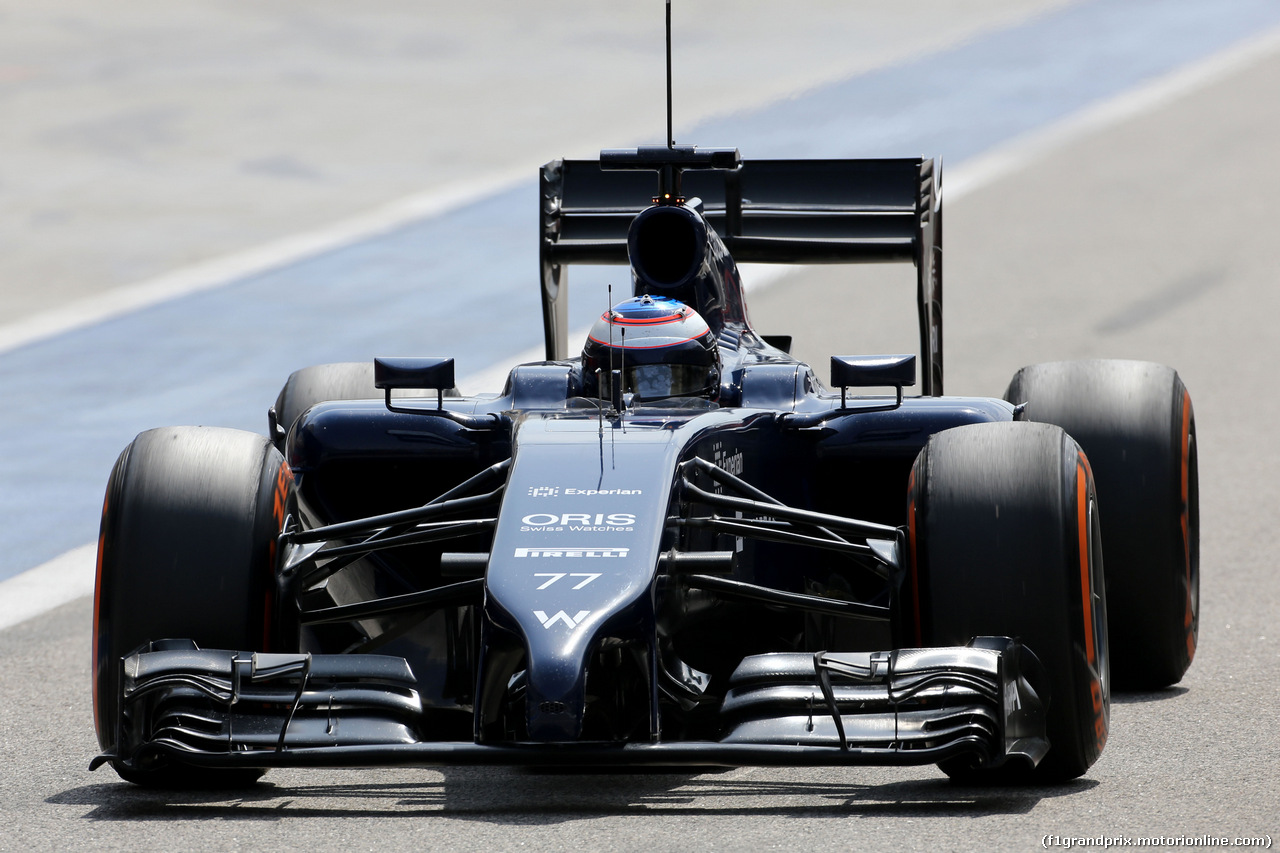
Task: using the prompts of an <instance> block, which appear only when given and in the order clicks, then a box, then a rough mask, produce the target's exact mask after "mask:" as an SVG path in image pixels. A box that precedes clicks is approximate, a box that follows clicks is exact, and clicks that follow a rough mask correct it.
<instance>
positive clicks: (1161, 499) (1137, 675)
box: [1005, 360, 1200, 689]
mask: <svg viewBox="0 0 1280 853" xmlns="http://www.w3.org/2000/svg"><path fill="white" fill-rule="evenodd" d="M1005 399H1007V400H1009V401H1010V402H1013V403H1025V404H1026V410H1025V417H1026V419H1027V420H1031V421H1040V422H1042V423H1052V424H1057V425H1058V426H1060V427H1062V428H1063V429H1065V430H1066V431H1067V432H1068V433H1069V434H1070V435H1071V437H1072V438H1074V439H1075V440H1076V441H1077V442H1079V444H1080V446H1081V447H1082V448H1084V451H1085V453H1086V454H1087V455H1088V457H1089V463H1090V465H1091V466H1092V468H1093V476H1094V479H1095V481H1096V482H1097V487H1098V503H1099V506H1100V507H1101V510H1102V519H1103V527H1104V530H1105V531H1106V533H1105V535H1104V537H1103V547H1104V549H1105V551H1106V556H1107V571H1106V575H1107V612H1108V613H1109V615H1110V619H1111V624H1110V636H1111V650H1112V656H1111V659H1112V675H1113V678H1114V685H1115V687H1116V688H1117V689H1121V688H1123V689H1152V688H1158V687H1164V686H1166V685H1169V684H1174V683H1176V682H1178V681H1179V680H1180V679H1181V678H1182V676H1183V673H1185V672H1186V671H1187V667H1189V666H1190V665H1191V660H1192V658H1193V657H1194V656H1195V649H1196V641H1197V637H1198V633H1199V627H1200V619H1199V615H1200V512H1199V484H1198V480H1199V477H1198V473H1197V467H1198V466H1197V451H1196V421H1195V414H1194V412H1193V410H1192V407H1191V395H1190V394H1188V393H1187V389H1186V387H1185V386H1184V385H1183V384H1182V380H1181V379H1180V378H1179V376H1178V374H1177V372H1176V371H1174V370H1172V369H1171V368H1168V367H1164V366H1163V365H1159V364H1152V363H1150V362H1143V361H1119V360H1096V361H1066V362H1051V363H1047V364H1036V365H1032V366H1030V367H1024V368H1023V369H1022V370H1019V371H1018V372H1017V374H1015V375H1014V377H1013V381H1012V382H1011V383H1010V384H1009V390H1008V391H1007V392H1005Z"/></svg>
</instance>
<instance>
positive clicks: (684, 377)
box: [604, 364, 711, 400]
mask: <svg viewBox="0 0 1280 853" xmlns="http://www.w3.org/2000/svg"><path fill="white" fill-rule="evenodd" d="M710 373H711V371H710V370H708V369H707V366H706V365H698V364H637V365H630V364H628V365H627V367H626V376H624V377H623V380H622V389H623V391H631V392H633V393H635V394H638V395H640V398H641V399H642V400H660V399H662V398H663V397H687V396H691V395H694V394H703V393H706V391H707V390H708V388H709V386H710V385H711V377H710ZM604 381H605V384H606V386H607V385H608V378H607V377H606V378H605V380H604ZM606 393H607V390H606Z"/></svg>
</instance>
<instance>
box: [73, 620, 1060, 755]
mask: <svg viewBox="0 0 1280 853" xmlns="http://www.w3.org/2000/svg"><path fill="white" fill-rule="evenodd" d="M121 665H122V667H123V676H124V677H123V678H122V679H121V705H120V707H121V709H122V713H121V714H120V724H119V731H118V733H117V738H116V748H115V749H114V750H113V751H112V752H111V753H108V754H104V755H100V756H98V757H97V758H95V759H94V761H93V764H92V765H91V767H92V768H96V767H98V766H101V765H102V764H103V763H105V762H107V761H113V762H116V764H117V765H118V766H122V767H124V768H127V769H133V770H147V769H149V768H152V767H157V766H160V765H163V764H166V763H170V762H177V763H180V764H184V765H190V766H198V767H211V768H268V767H301V766H324V767H357V766H359V767H367V766H386V765H398V766H437V765H464V764H477V765H480V764H485V765H549V764H556V765H577V766H585V767H591V766H598V767H621V766H643V765H662V766H678V765H691V766H747V765H787V766H834V765H917V764H932V763H936V762H940V761H945V760H947V759H953V758H955V759H963V760H968V761H971V762H972V764H973V765H974V766H976V767H993V766H997V765H1000V764H1002V763H1004V762H1005V761H1007V760H1010V759H1012V760H1016V761H1022V762H1026V763H1029V764H1030V765H1035V764H1037V763H1039V761H1040V759H1041V758H1042V757H1043V756H1044V754H1045V753H1046V752H1047V750H1048V748H1049V743H1048V740H1047V738H1046V737H1045V728H1044V726H1045V715H1044V709H1045V706H1046V705H1047V703H1048V699H1049V697H1048V695H1047V692H1046V690H1045V686H1044V685H1045V681H1046V680H1045V678H1044V673H1043V671H1042V669H1041V666H1040V664H1039V662H1038V661H1037V660H1036V658H1035V656H1034V655H1033V654H1031V653H1030V651H1029V650H1028V649H1026V648H1025V647H1024V646H1022V645H1021V644H1020V643H1018V642H1017V641H1014V640H1010V639H1008V638H1003V637H984V638H977V639H975V640H974V641H972V642H971V643H970V644H969V645H968V646H957V647H945V648H930V649H904V650H898V651H889V652H869V653H868V652H860V653H829V652H819V653H817V654H807V653H779V654H766V655H754V656H751V657H748V658H745V659H744V660H743V662H742V664H741V665H740V666H739V667H738V669H737V671H736V672H735V673H734V674H733V676H732V678H731V679H730V683H729V690H728V692H727V693H726V695H725V697H724V699H723V701H722V702H721V706H720V719H721V721H722V725H721V727H720V736H719V737H718V739H714V740H698V741H689V740H680V741H664V740H662V739H661V738H660V737H659V738H656V739H653V740H652V741H650V742H630V743H608V742H568V743H566V742H503V743H476V742H469V741H443V740H433V739H432V738H431V731H430V723H429V717H428V715H427V714H425V713H424V710H423V707H422V703H421V700H420V698H419V695H418V691H417V689H416V686H417V685H416V681H415V678H414V676H413V673H412V671H411V669H410V667H409V665H408V663H407V662H406V661H404V660H403V659H401V658H396V657H389V656H383V655H312V654H305V653H304V654H263V653H250V652H233V651H219V650H205V649H199V648H197V647H196V645H195V644H194V643H190V642H186V641H177V642H175V641H165V642H163V643H156V644H152V645H150V646H148V647H145V649H144V650H139V651H138V652H136V653H135V654H133V655H130V656H129V657H127V658H125V659H123V660H122V662H121Z"/></svg>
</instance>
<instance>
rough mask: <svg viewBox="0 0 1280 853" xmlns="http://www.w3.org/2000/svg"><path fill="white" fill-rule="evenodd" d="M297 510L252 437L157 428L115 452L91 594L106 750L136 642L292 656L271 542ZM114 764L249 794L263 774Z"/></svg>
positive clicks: (278, 460)
mask: <svg viewBox="0 0 1280 853" xmlns="http://www.w3.org/2000/svg"><path fill="white" fill-rule="evenodd" d="M293 500H294V485H293V476H292V474H291V473H290V471H289V469H288V467H287V466H286V465H285V463H284V459H283V458H282V457H281V456H280V453H279V452H278V451H277V450H276V449H275V448H274V447H273V446H272V445H271V442H270V441H268V440H267V439H266V438H265V437H263V436H260V435H256V434H254V433H249V432H242V431H239V430H230V429H219V428H214V427H168V428H164V429H154V430H150V431H148V432H144V433H142V434H140V435H139V436H138V437H137V438H135V439H134V440H133V442H132V443H130V444H129V446H128V447H126V448H125V449H124V452H123V453H121V454H120V457H119V459H117V460H116V464H115V468H114V469H113V470H112V472H111V477H110V479H109V480H108V482H107V494H106V499H105V501H104V503H103V508H102V527H101V531H100V533H99V539H98V573H97V585H96V590H95V593H94V617H93V623H94V637H93V700H94V724H95V727H96V729H97V733H98V742H99V744H100V745H101V746H102V749H103V751H104V752H113V751H114V750H115V749H116V740H117V732H118V726H119V722H120V713H121V709H120V707H119V698H120V677H121V667H120V660H121V658H122V657H125V656H127V655H129V654H130V653H131V652H133V651H134V650H135V649H137V648H138V647H139V646H141V645H143V644H144V643H147V642H150V641H155V640H163V639H190V640H194V641H195V642H196V643H197V644H199V645H200V646H201V647H202V648H214V649H232V650H271V649H274V650H277V651H288V650H290V648H289V646H290V642H289V640H288V639H282V638H283V637H284V635H285V634H286V633H287V631H282V630H281V628H280V626H279V624H278V620H277V619H276V618H275V613H274V611H275V609H276V608H275V601H274V595H275V563H276V537H277V535H278V534H279V532H280V530H281V527H282V525H283V523H284V519H285V516H286V514H287V513H288V512H290V511H291V506H292V502H293ZM294 643H295V644H296V634H295V639H294ZM122 758H123V756H122ZM114 766H115V768H116V771H117V772H118V773H119V774H120V776H121V777H122V778H124V779H126V780H128V781H130V782H137V783H139V784H146V785H154V786H164V787H179V786H193V785H196V786H219V787H221V786H226V785H236V784H248V783H251V782H253V781H255V780H256V779H257V778H258V777H259V776H261V775H262V774H261V772H260V771H257V770H249V771H240V770H237V771H215V770H195V769H192V768H187V767H181V766H177V765H167V764H166V765H156V766H154V767H150V768H137V767H127V766H125V765H124V764H123V763H121V762H120V761H117V762H114Z"/></svg>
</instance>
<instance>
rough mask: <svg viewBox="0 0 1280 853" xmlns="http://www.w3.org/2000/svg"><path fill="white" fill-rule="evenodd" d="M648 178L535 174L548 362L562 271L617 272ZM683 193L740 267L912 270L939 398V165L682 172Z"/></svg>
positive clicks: (833, 163)
mask: <svg viewBox="0 0 1280 853" xmlns="http://www.w3.org/2000/svg"><path fill="white" fill-rule="evenodd" d="M656 186H657V182H656V181H655V179H654V173H653V172H651V171H612V170H608V171H606V170H603V169H601V167H600V161H598V160H553V161H552V162H550V163H548V164H547V165H545V166H543V167H542V175H541V182H540V188H541V197H540V198H541V221H540V226H541V227H540V229H539V235H540V238H539V259H540V261H541V268H542V317H543V326H544V331H545V334H546V345H547V358H548V359H563V358H567V357H568V287H567V284H568V270H567V267H568V265H569V264H575V263H582V264H626V263H628V259H627V230H628V228H629V227H630V225H631V220H632V219H633V218H634V217H635V216H636V214H638V213H639V212H640V211H641V210H643V209H644V208H646V207H648V206H649V200H650V199H651V198H652V197H653V195H654V192H655V189H656ZM682 191H683V193H684V195H685V196H687V197H689V198H693V197H697V198H699V199H701V200H702V204H703V208H702V212H703V215H704V217H705V218H706V220H707V222H708V223H709V224H710V225H711V227H712V228H714V229H715V230H716V233H718V234H719V235H720V237H721V239H723V240H724V244H725V246H726V247H727V248H728V250H729V253H730V254H731V255H732V256H733V257H734V259H735V260H736V261H738V262H740V263H771V264H842V263H881V262H892V261H900V262H910V263H914V264H915V266H916V280H917V288H916V295H917V303H918V308H919V315H920V352H921V361H922V362H923V363H924V370H922V371H921V373H922V374H923V376H922V379H923V381H922V383H921V391H922V392H923V393H924V394H927V395H940V394H941V393H942V193H941V164H939V166H938V168H937V169H935V167H934V161H933V160H925V159H920V158H913V159H912V158H908V159H874V160H752V161H742V163H741V165H740V166H738V167H737V168H736V169H721V170H705V171H704V170H689V171H686V172H684V174H683V182H682Z"/></svg>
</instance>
